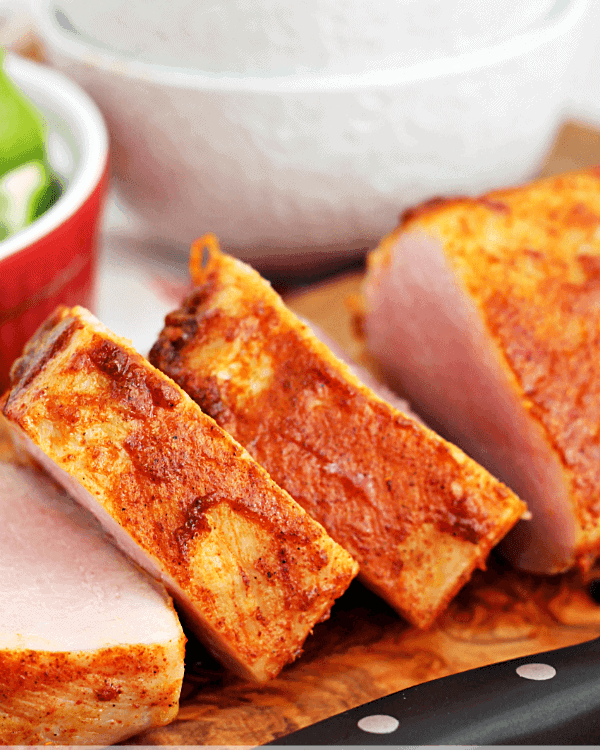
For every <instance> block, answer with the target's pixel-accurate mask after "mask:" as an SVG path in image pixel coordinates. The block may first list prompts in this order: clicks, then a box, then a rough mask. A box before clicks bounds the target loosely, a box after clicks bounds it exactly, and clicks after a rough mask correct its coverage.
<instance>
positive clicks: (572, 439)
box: [377, 168, 600, 570]
mask: <svg viewBox="0 0 600 750" xmlns="http://www.w3.org/2000/svg"><path fill="white" fill-rule="evenodd" d="M498 205H501V206H502V207H503V209H502V210H501V211H499V210H496V209H495V208H494V207H495V206H498ZM412 230H423V231H426V232H427V233H429V234H431V235H433V236H435V237H439V238H440V239H441V240H442V242H443V246H444V253H445V255H446V257H447V258H448V260H449V262H450V263H451V265H452V267H453V269H454V270H455V272H456V274H457V277H458V278H459V279H460V281H461V283H462V284H463V285H464V288H465V289H466V290H467V291H468V293H469V295H470V296H471V298H472V299H473V301H474V302H475V303H476V305H477V307H478V309H479V310H480V312H481V315H482V317H483V320H484V321H485V324H486V327H487V330H488V331H489V332H490V334H491V336H492V337H493V339H494V340H495V342H496V343H497V345H498V347H499V351H500V352H501V355H502V358H503V366H504V367H506V369H507V372H508V373H509V374H510V377H511V380H512V382H514V387H515V389H516V391H517V392H518V395H519V397H520V398H521V400H522V403H523V407H524V409H526V410H527V413H528V414H529V415H530V417H531V418H532V419H533V420H535V421H537V422H538V423H539V425H541V426H542V428H543V431H544V433H545V436H546V440H547V443H548V446H549V449H550V450H551V451H552V452H554V453H555V455H557V457H558V458H559V460H560V462H561V464H562V467H563V475H564V481H565V484H566V486H567V487H568V494H569V496H570V498H571V501H572V503H573V509H574V513H575V515H576V517H577V522H578V526H579V532H578V538H577V542H576V551H575V558H576V560H577V563H578V565H579V566H580V567H581V568H582V569H583V570H586V569H587V568H589V567H590V566H591V565H592V563H593V561H594V559H595V558H596V557H597V556H598V552H599V550H600V499H599V495H598V487H599V486H600V461H599V460H598V459H599V456H600V431H599V429H598V425H599V424H600V377H599V375H598V372H599V370H598V361H599V357H600V169H598V168H594V169H590V170H585V171H579V172H572V173H567V174H563V175H560V176H556V177H550V178H547V179H544V180H539V181H537V182H534V183H532V184H529V185H525V186H523V187H519V188H513V189H507V190H499V191H495V192H493V193H490V194H488V195H487V196H484V197H483V198H457V199H449V200H436V201H432V202H429V203H426V204H424V205H422V206H420V207H418V208H416V209H413V210H411V211H410V212H407V213H406V214H405V215H404V216H403V217H402V221H401V224H400V226H399V227H398V229H396V230H395V232H393V233H392V234H391V235H390V236H389V237H388V238H386V239H385V240H384V242H383V243H382V245H381V249H380V250H378V251H377V255H378V256H379V258H378V262H380V263H385V262H389V257H390V253H391V248H392V247H393V245H394V242H395V241H396V239H397V237H398V236H399V235H400V234H401V233H403V232H409V231H412Z"/></svg>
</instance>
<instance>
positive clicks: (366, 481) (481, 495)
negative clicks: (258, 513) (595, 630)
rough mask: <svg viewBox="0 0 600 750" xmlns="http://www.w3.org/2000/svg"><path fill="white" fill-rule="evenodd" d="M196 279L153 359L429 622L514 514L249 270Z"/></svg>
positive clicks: (368, 574)
mask: <svg viewBox="0 0 600 750" xmlns="http://www.w3.org/2000/svg"><path fill="white" fill-rule="evenodd" d="M198 249H199V246H198V245H197V246H196V248H195V251H197V250H198ZM196 282H197V283H199V287H198V288H197V289H196V290H195V291H194V292H193V293H192V294H191V296H189V297H188V299H187V300H186V301H185V302H184V304H183V307H182V309H181V310H179V311H177V312H174V313H172V314H171V315H169V316H167V319H166V327H165V329H164V330H163V331H162V333H161V334H160V338H159V340H158V341H157V343H156V344H155V345H154V347H153V349H152V352H151V355H150V357H151V359H152V361H153V362H154V363H155V364H156V365H157V366H158V367H160V368H161V369H163V370H164V371H165V372H166V373H167V374H169V375H170V376H171V377H172V378H173V379H174V380H176V381H177V382H178V383H179V384H180V385H181V386H182V387H183V388H184V389H185V390H186V391H187V392H188V393H189V394H190V395H191V396H192V398H194V399H195V400H196V401H197V402H198V403H199V404H200V406H201V407H202V408H203V409H204V410H205V411H206V412H208V413H209V414H212V415H213V416H214V417H215V419H216V420H217V421H218V422H219V424H221V425H222V426H223V427H224V428H225V429H226V430H228V431H229V432H230V433H231V434H232V435H234V437H235V438H236V439H237V440H239V441H240V442H241V443H242V444H243V445H245V446H246V447H247V449H248V450H249V451H250V453H251V454H252V455H253V456H254V457H255V458H256V460H257V461H259V462H260V463H261V464H262V465H263V466H265V468H266V469H267V471H268V472H269V473H270V474H271V476H272V477H273V478H274V479H275V481H277V482H278V483H279V484H281V486H283V487H285V488H286V489H287V490H288V492H289V493H290V494H291V495H292V497H294V498H295V499H296V500H297V501H298V502H299V503H300V504H301V505H302V506H303V507H304V508H306V510H307V511H308V512H309V513H310V514H311V515H312V516H314V518H316V519H317V520H318V521H320V522H321V523H322V524H323V525H324V526H325V528H326V529H327V530H328V531H329V533H330V534H331V536H332V537H333V538H334V539H335V540H336V541H338V542H339V543H340V544H342V545H343V546H344V547H345V548H346V549H347V550H349V552H350V553H351V554H352V555H353V556H354V557H355V558H356V559H357V560H358V561H359V563H360V566H361V576H362V579H363V580H364V582H365V583H366V584H367V585H368V586H369V587H371V588H372V589H373V590H374V591H376V592H378V593H379V594H380V595H381V596H382V597H384V598H385V599H386V600H387V601H388V602H389V603H390V604H391V605H392V606H393V607H395V608H396V609H397V610H398V612H400V613H401V614H402V615H404V616H405V617H406V618H407V619H409V620H410V621H411V622H413V623H415V624H417V625H419V626H423V627H425V626H428V625H430V624H431V623H432V622H433V620H434V619H435V617H436V616H437V614H438V613H439V612H440V611H441V610H442V609H443V608H444V607H445V606H446V605H447V604H448V602H449V601H450V599H451V597H452V596H453V595H454V594H455V593H456V592H457V591H458V589H459V588H460V587H461V586H462V585H463V584H464V583H465V581H466V580H468V578H469V576H470V575H471V572H472V571H473V569H474V568H475V567H476V566H477V565H483V563H484V560H485V559H486V557H487V555H488V552H489V550H490V548H491V547H492V546H493V545H494V544H495V543H496V542H498V540H499V539H500V538H501V537H502V536H503V535H504V534H505V533H506V532H507V531H508V529H509V528H511V526H512V525H513V524H514V523H515V522H516V520H517V519H518V518H520V516H521V515H522V513H523V512H524V505H523V504H522V503H521V502H520V500H518V499H517V498H516V497H515V496H514V495H513V493H512V492H510V491H509V490H508V489H507V488H506V487H504V486H503V485H502V484H500V483H499V482H498V481H496V480H495V479H494V478H493V477H491V476H490V475H489V474H488V473H487V472H486V471H485V470H483V469H482V468H481V467H480V466H478V465H477V464H475V462H474V461H472V460H471V459H469V458H467V456H465V454H464V453H462V452H461V451H460V450H458V449H457V448H455V447H454V446H453V445H450V444H449V443H447V442H445V441H443V440H441V439H440V438H439V437H438V436H437V435H435V434H434V433H433V432H431V430H429V429H427V428H426V427H424V426H423V425H421V424H419V423H418V422H416V421H415V420H413V419H411V418H409V417H408V416H406V415H405V414H403V413H401V412H399V411H397V410H396V409H394V408H393V407H392V406H390V405H389V404H388V403H386V402H385V401H383V400H382V399H380V398H379V397H378V396H376V395H375V394H374V393H373V392H372V391H370V390H369V389H368V388H366V387H365V386H364V385H363V384H362V383H361V382H360V381H359V380H358V379H357V377H356V376H355V375H354V374H353V373H352V372H351V370H350V369H349V368H348V367H347V366H346V365H345V364H344V363H342V362H341V361H340V360H338V359H336V358H335V357H334V356H333V355H332V353H331V352H330V351H329V350H328V349H327V347H326V346H325V345H324V344H323V343H322V342H320V341H319V340H318V339H317V338H316V337H315V336H314V335H313V334H312V333H311V331H310V330H309V329H308V328H307V327H306V326H305V325H303V324H302V323H301V322H300V321H299V320H298V319H297V318H296V317H295V316H294V315H293V314H292V313H291V312H290V311H289V310H288V309H287V308H286V307H285V305H284V304H283V302H282V301H281V299H280V298H279V297H278V295H277V294H276V293H275V292H274V291H273V290H272V289H271V287H270V286H269V284H268V283H267V282H266V281H265V280H264V279H262V278H261V277H260V276H259V275H258V274H257V273H256V272H255V271H253V270H252V269H251V268H249V267H248V266H246V265H244V264H242V263H240V262H239V261H236V260H234V259H233V258H230V257H229V256H226V255H224V254H221V253H220V252H218V249H215V248H213V250H212V252H211V254H210V258H209V260H208V263H207V265H206V267H205V268H204V270H202V271H200V272H198V274H197V278H196Z"/></svg>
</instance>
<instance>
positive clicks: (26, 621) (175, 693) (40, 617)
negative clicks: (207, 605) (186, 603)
mask: <svg viewBox="0 0 600 750" xmlns="http://www.w3.org/2000/svg"><path fill="white" fill-rule="evenodd" d="M1 433H2V425H1V424H0V442H1V441H2V434H1ZM0 599H1V600H2V606H1V612H0V743H1V744H3V745H13V746H15V745H32V744H40V745H42V744H60V745H89V744H92V745H106V744H112V743H115V742H119V741H121V740H125V739H127V738H129V737H131V736H132V735H134V734H137V733H138V732H141V731H142V730H145V729H149V728H150V727H154V726H160V725H163V724H167V723H168V722H170V721H172V720H173V719H174V718H175V716H176V715H177V709H178V701H179V695H180V692H181V685H182V680H183V659H184V646H185V637H184V635H183V631H182V629H181V625H180V624H179V620H178V618H177V615H176V613H175V610H174V609H173V605H172V602H171V599H170V597H169V596H168V595H167V593H166V591H165V589H164V587H163V586H162V585H160V584H158V583H156V582H155V581H154V580H152V579H151V578H150V577H149V576H148V575H147V574H146V573H144V572H143V571H140V570H139V569H138V568H137V567H136V566H135V565H134V564H133V563H132V562H131V561H129V560H128V559H127V558H126V557H125V556H124V555H123V554H122V553H121V552H119V551H118V550H117V549H116V548H115V547H114V546H113V545H112V544H110V542H108V540H107V539H106V537H105V535H104V533H103V532H102V529H101V527H100V525H99V524H98V523H97V521H96V520H95V519H94V518H93V516H91V514H89V513H87V512H86V511H85V510H83V509H82V508H80V507H79V506H78V505H77V504H76V503H75V502H74V501H73V500H72V499H71V498H69V497H68V496H67V495H66V494H65V493H64V492H63V491H62V490H60V489H59V488H58V487H57V486H56V485H55V484H54V483H53V482H52V481H51V480H50V479H49V478H48V477H47V476H46V475H44V474H42V473H41V471H40V470H36V469H35V468H34V467H32V466H24V465H19V464H18V463H16V462H15V461H9V460H8V459H7V457H6V456H3V460H1V461H0Z"/></svg>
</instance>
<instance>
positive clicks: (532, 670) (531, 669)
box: [517, 664, 556, 680]
mask: <svg viewBox="0 0 600 750" xmlns="http://www.w3.org/2000/svg"><path fill="white" fill-rule="evenodd" d="M517 674H518V675H519V677H524V678H525V679H526V680H551V679H552V678H553V677H554V676H555V675H556V669H554V667H551V666H550V664H521V666H520V667H517Z"/></svg>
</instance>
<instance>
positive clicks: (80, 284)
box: [0, 55, 109, 393]
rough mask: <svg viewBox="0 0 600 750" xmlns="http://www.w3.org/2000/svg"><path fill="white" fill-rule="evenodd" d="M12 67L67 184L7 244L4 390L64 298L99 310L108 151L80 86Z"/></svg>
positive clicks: (0, 315)
mask: <svg viewBox="0 0 600 750" xmlns="http://www.w3.org/2000/svg"><path fill="white" fill-rule="evenodd" d="M5 69H6V72H7V74H8V76H9V77H10V78H11V79H12V80H13V81H14V82H15V84H16V85H17V86H18V87H19V88H20V89H21V91H23V92H24V93H25V94H26V95H27V96H28V97H29V98H30V99H31V100H32V101H33V102H34V103H35V104H36V105H37V107H38V109H39V110H40V111H41V113H42V114H43V116H44V119H45V121H46V123H47V125H48V152H49V158H50V162H51V164H52V166H53V167H54V169H55V171H56V172H57V173H58V174H59V176H60V177H61V179H62V181H63V185H64V190H63V194H62V195H61V197H60V198H59V200H58V201H57V202H56V203H55V204H54V206H52V208H50V209H49V210H48V211H46V213H44V214H43V215H42V216H41V217H40V218H39V219H37V220H36V221H35V222H34V223H33V224H31V225H30V226H28V227H27V228H25V229H23V230H22V231H20V232H18V233H17V234H14V235H12V236H11V237H8V238H7V239H5V240H4V241H2V242H0V393H1V392H2V391H4V389H5V388H6V387H7V386H8V374H9V370H10V367H11V365H12V363H13V362H14V360H15V359H16V358H17V357H18V356H19V355H20V353H21V351H22V349H23V346H24V344H25V343H26V341H27V340H28V339H29V338H30V337H31V335H32V334H33V333H34V332H35V330H36V329H37V328H38V326H39V325H40V324H41V323H42V322H43V321H44V319H45V318H46V317H47V316H48V315H49V314H50V313H51V312H52V311H53V310H54V309H55V307H56V306H57V305H58V304H61V303H62V304H67V305H75V304H78V305H83V306H84V307H88V308H91V309H92V310H93V309H94V306H95V299H94V293H95V276H96V260H97V242H98V230H99V224H100V217H101V214H102V207H103V199H104V196H105V194H106V189H107V185H108V154H109V146H108V143H109V141H108V133H107V129H106V126H105V124H104V120H103V118H102V115H101V114H100V112H99V110H98V108H97V107H96V105H95V104H94V102H93V101H92V100H91V99H90V98H89V96H88V95H87V94H85V93H84V92H83V91H82V90H81V89H80V88H79V87H78V86H76V85H75V84H74V83H72V82H71V81H70V80H69V79H67V78H66V77H65V76H63V75H61V74H60V73H57V72H56V71H53V70H51V69H49V68H47V67H45V66H43V65H38V64H37V63H33V62H30V61H28V60H23V59H21V58H18V57H16V56H11V55H7V56H6V58H5Z"/></svg>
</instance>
